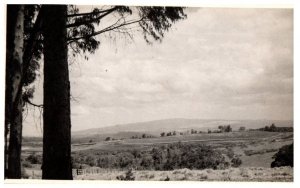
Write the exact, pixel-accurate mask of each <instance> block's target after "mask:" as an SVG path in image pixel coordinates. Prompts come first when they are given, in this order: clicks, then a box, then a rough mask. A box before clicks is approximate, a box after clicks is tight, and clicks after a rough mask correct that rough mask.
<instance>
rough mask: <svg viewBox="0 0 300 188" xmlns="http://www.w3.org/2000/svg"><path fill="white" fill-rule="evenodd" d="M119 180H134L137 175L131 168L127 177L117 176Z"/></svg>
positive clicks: (126, 174)
mask: <svg viewBox="0 0 300 188" xmlns="http://www.w3.org/2000/svg"><path fill="white" fill-rule="evenodd" d="M117 180H122V181H134V180H135V177H134V176H133V173H132V169H129V170H128V171H127V172H126V173H125V177H124V176H123V175H120V176H117Z"/></svg>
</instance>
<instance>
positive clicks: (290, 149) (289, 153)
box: [271, 144, 294, 168]
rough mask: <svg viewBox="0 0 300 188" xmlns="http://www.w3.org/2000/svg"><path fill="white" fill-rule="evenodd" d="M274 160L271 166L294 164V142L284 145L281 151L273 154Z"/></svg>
mask: <svg viewBox="0 0 300 188" xmlns="http://www.w3.org/2000/svg"><path fill="white" fill-rule="evenodd" d="M273 159H275V161H273V162H272V163H271V168H274V167H280V166H291V167H293V166H294V144H291V145H286V146H283V147H281V148H280V149H279V151H278V152H277V153H276V154H275V155H274V156H273Z"/></svg>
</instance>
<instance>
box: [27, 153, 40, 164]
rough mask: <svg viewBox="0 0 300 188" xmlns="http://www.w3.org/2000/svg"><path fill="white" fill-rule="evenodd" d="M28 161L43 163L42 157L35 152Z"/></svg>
mask: <svg viewBox="0 0 300 188" xmlns="http://www.w3.org/2000/svg"><path fill="white" fill-rule="evenodd" d="M26 161H28V162H30V163H31V164H42V157H41V156H39V155H35V154H30V155H29V156H28V157H27V158H26Z"/></svg>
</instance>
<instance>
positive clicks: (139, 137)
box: [131, 134, 154, 139]
mask: <svg viewBox="0 0 300 188" xmlns="http://www.w3.org/2000/svg"><path fill="white" fill-rule="evenodd" d="M143 138H154V136H153V135H148V134H142V136H138V135H135V136H132V137H131V139H143Z"/></svg>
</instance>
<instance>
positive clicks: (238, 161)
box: [231, 157, 242, 168]
mask: <svg viewBox="0 0 300 188" xmlns="http://www.w3.org/2000/svg"><path fill="white" fill-rule="evenodd" d="M241 164H242V160H241V159H240V158H238V157H234V158H233V159H232V160H231V166H232V167H235V168H236V167H239V166H241Z"/></svg>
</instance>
